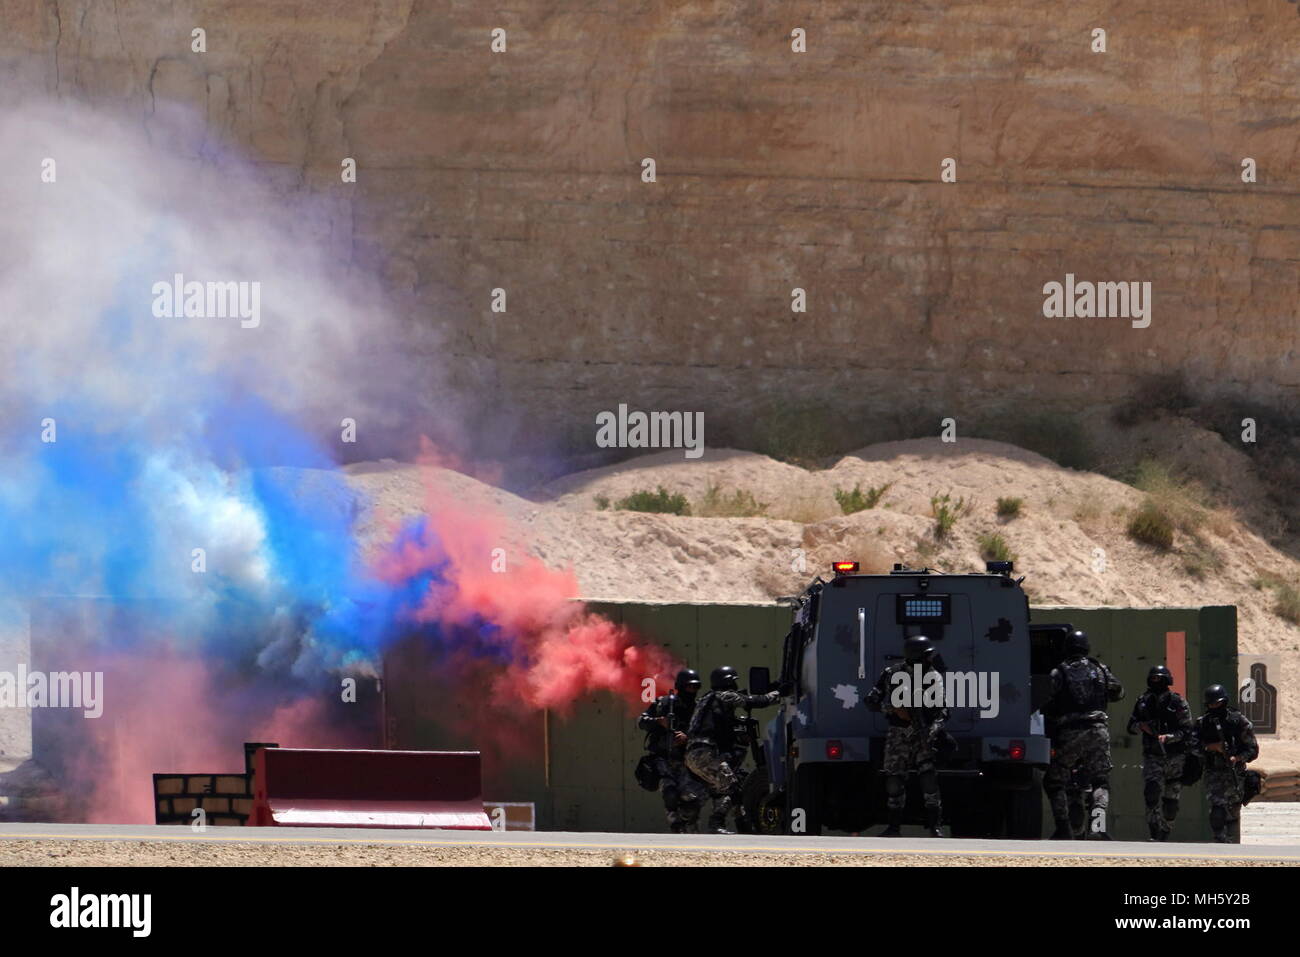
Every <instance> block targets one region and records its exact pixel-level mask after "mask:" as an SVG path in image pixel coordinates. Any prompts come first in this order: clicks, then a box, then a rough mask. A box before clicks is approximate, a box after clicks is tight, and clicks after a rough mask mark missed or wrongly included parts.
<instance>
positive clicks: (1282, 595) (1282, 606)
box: [1273, 584, 1300, 625]
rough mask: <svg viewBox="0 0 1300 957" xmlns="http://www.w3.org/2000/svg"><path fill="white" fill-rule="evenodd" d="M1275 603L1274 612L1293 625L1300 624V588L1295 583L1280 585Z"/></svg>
mask: <svg viewBox="0 0 1300 957" xmlns="http://www.w3.org/2000/svg"><path fill="white" fill-rule="evenodd" d="M1275 597H1276V599H1277V601H1276V603H1275V604H1274V605H1273V614H1275V615H1277V616H1278V617H1279V618H1284V619H1286V620H1287V621H1289V622H1291V624H1293V625H1300V589H1297V588H1296V587H1295V586H1294V585H1287V584H1283V585H1279V586H1278V589H1277V594H1276V596H1275Z"/></svg>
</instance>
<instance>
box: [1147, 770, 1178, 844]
mask: <svg viewBox="0 0 1300 957" xmlns="http://www.w3.org/2000/svg"><path fill="white" fill-rule="evenodd" d="M1186 761H1187V755H1185V754H1164V755H1161V754H1144V755H1143V756H1142V793H1143V795H1144V796H1146V795H1148V794H1156V795H1159V796H1160V798H1159V800H1158V801H1154V800H1153V801H1151V802H1149V803H1148V804H1147V827H1148V828H1149V829H1150V831H1151V836H1152V838H1153V839H1155V840H1160V841H1163V840H1165V837H1159V836H1157V835H1165V836H1167V835H1168V834H1169V831H1170V829H1171V828H1172V827H1173V823H1174V818H1175V817H1177V816H1178V804H1179V801H1180V800H1181V799H1182V795H1183V765H1184V764H1185V763H1186Z"/></svg>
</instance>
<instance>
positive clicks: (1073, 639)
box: [1065, 630, 1092, 655]
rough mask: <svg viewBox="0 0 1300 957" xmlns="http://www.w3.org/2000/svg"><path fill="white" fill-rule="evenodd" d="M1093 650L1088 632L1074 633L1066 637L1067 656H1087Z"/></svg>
mask: <svg viewBox="0 0 1300 957" xmlns="http://www.w3.org/2000/svg"><path fill="white" fill-rule="evenodd" d="M1091 650H1092V644H1091V643H1090V642H1089V641H1088V633H1087V632H1086V631H1077V630H1076V631H1072V632H1070V633H1069V634H1068V635H1066V636H1065V653H1066V654H1067V655H1086V654H1087V653H1088V652H1089V651H1091Z"/></svg>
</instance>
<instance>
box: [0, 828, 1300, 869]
mask: <svg viewBox="0 0 1300 957" xmlns="http://www.w3.org/2000/svg"><path fill="white" fill-rule="evenodd" d="M622 854H632V855H634V856H636V857H637V858H638V859H639V860H640V861H641V862H642V863H645V864H678V863H710V864H764V863H766V864H774V863H783V864H785V863H788V864H795V865H806V864H812V865H817V864H866V865H872V864H888V865H898V864H909V863H910V864H950V865H957V866H969V865H979V864H994V865H1001V864H1009V865H1016V864H1060V865H1069V864H1087V865H1089V866H1096V865H1098V864H1121V865H1123V864H1143V863H1162V864H1201V865H1207V864H1208V865H1225V864H1261V865H1294V864H1300V844H1291V845H1286V844H1243V845H1221V844H1162V845H1159V846H1157V845H1152V844H1136V843H1125V842H1118V841H1115V842H1105V843H1102V842H1097V843H1092V842H1089V843H1083V842H1070V841H1060V842H1057V841H974V840H933V839H926V838H909V837H903V838H898V839H894V840H889V839H881V838H854V837H793V836H781V837H750V836H741V835H736V836H732V837H728V836H720V835H672V834H604V833H567V832H562V831H541V832H528V831H516V832H505V833H501V832H491V831H480V832H452V831H437V832H421V833H416V832H411V831H365V832H359V831H357V830H353V829H346V828H292V829H290V828H265V829H263V828H240V827H209V828H208V829H207V830H206V831H205V832H203V833H197V832H195V831H192V830H190V828H189V827H185V826H176V827H163V826H155V825H96V824H0V866H4V865H33V864H77V865H86V864H165V865H176V864H186V863H192V864H250V865H256V866H266V865H275V864H303V865H313V866H316V865H322V864H548V863H551V864H603V865H608V864H609V863H610V862H611V861H612V860H613V859H614V858H615V857H618V856H620V855H622Z"/></svg>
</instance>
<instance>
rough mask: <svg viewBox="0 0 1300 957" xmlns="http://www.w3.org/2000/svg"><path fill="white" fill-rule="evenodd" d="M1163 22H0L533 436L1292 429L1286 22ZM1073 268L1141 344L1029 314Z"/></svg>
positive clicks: (1262, 2) (654, 7) (883, 12)
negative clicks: (1230, 396)
mask: <svg viewBox="0 0 1300 957" xmlns="http://www.w3.org/2000/svg"><path fill="white" fill-rule="evenodd" d="M1140 6H1142V7H1146V8H1149V9H1135V5H1132V4H1127V3H1122V2H1099V0H1082V2H1078V3H1060V2H1059V0H821V2H818V3H815V4H808V5H798V4H796V5H793V6H792V5H791V4H789V3H785V2H776V0H754V2H741V0H690V2H687V0H657V2H656V0H631V2H619V3H613V2H579V0H528V2H525V3H508V4H506V5H502V6H496V5H492V4H485V3H482V2H479V0H440V2H439V0H377V2H366V3H344V2H340V0H276V2H264V0H263V2H227V0H210V2H194V3H185V2H176V3H168V4H165V5H164V4H160V3H157V2H156V0H154V2H149V0H115V2H114V3H111V4H110V3H105V2H101V0H47V2H44V3H37V2H34V0H0V15H2V16H3V26H2V27H0V81H2V83H3V92H2V93H0V98H2V99H0V102H9V103H12V102H15V101H16V100H18V99H21V98H23V97H27V96H52V97H56V98H64V99H75V100H79V101H85V102H89V103H91V104H94V105H96V106H97V107H102V108H105V109H110V108H112V109H123V110H125V111H127V113H128V114H129V115H131V116H133V117H136V118H138V120H139V122H140V123H142V124H144V125H145V127H146V128H147V127H148V125H149V123H150V118H151V116H152V114H153V111H154V110H155V109H156V105H157V104H158V103H159V102H160V101H163V100H170V101H179V102H182V103H186V104H189V105H191V106H192V107H193V108H194V109H195V110H196V111H198V112H200V113H202V114H203V115H205V116H206V119H207V124H208V128H209V129H210V132H211V144H212V147H211V148H212V149H214V150H215V149H218V148H222V147H224V146H225V145H226V144H234V145H235V146H236V147H238V148H241V149H243V150H245V151H247V152H248V153H250V154H251V155H253V156H254V157H256V159H257V160H258V161H259V162H261V163H264V164H266V168H267V170H268V172H269V173H270V174H271V175H273V176H276V177H278V178H279V179H280V180H281V181H282V182H283V184H284V189H285V190H286V191H294V190H310V191H312V192H313V193H314V194H316V195H317V196H318V197H319V198H320V200H321V201H322V202H324V203H326V204H329V205H330V207H331V209H332V210H333V214H332V215H331V216H330V217H329V218H328V222H329V228H328V234H327V235H320V236H317V237H314V238H315V239H316V240H317V241H320V242H323V243H327V244H331V245H332V246H334V247H335V248H337V250H338V254H339V256H340V258H341V259H343V260H345V261H346V262H347V263H349V264H350V265H352V266H356V267H359V268H365V269H374V270H378V271H379V272H381V273H382V274H383V275H384V276H385V277H386V278H387V280H388V284H389V288H390V289H391V291H392V296H393V303H392V304H391V305H392V306H393V307H394V308H397V309H399V310H401V311H402V312H403V313H404V314H406V315H409V316H410V317H411V318H412V320H413V321H415V322H419V323H434V324H438V325H439V326H442V327H444V328H445V330H446V332H447V343H448V346H449V349H450V353H451V358H452V359H453V360H454V364H455V366H456V368H457V369H458V370H459V372H460V373H461V376H462V378H461V381H462V382H463V384H464V386H465V388H467V389H482V390H485V392H486V394H491V395H493V396H496V397H504V398H506V399H508V400H510V401H509V403H508V404H509V405H511V406H512V407H513V408H516V409H526V410H527V412H526V413H523V415H524V418H525V419H526V421H527V422H528V423H529V424H530V429H534V430H538V432H539V434H541V433H545V432H546V431H547V430H555V429H556V428H558V427H559V426H557V423H570V424H571V423H573V422H581V423H584V424H585V423H587V422H590V421H592V419H591V417H592V416H593V415H594V413H595V412H596V411H597V410H600V409H608V408H613V407H614V406H615V405H616V404H617V403H618V402H627V403H629V404H631V405H632V406H634V407H642V408H688V409H703V410H705V411H706V413H708V414H710V415H712V416H714V417H715V418H714V421H715V422H716V421H721V422H724V423H725V422H731V423H737V424H740V425H741V426H743V425H744V424H745V423H747V422H749V421H751V419H752V417H753V416H754V415H755V412H756V410H757V409H759V408H760V406H761V405H762V404H763V403H771V402H773V401H779V402H790V403H804V402H817V401H821V400H824V399H825V398H826V397H827V396H828V395H829V394H835V395H840V396H844V397H847V398H848V399H850V400H851V401H853V402H859V403H862V404H864V405H865V406H866V407H868V408H872V409H897V408H899V407H906V406H908V405H920V404H927V405H934V404H938V405H941V406H943V407H945V408H947V407H951V408H952V410H953V414H960V413H961V412H962V411H964V410H969V409H971V408H976V407H987V406H989V405H992V404H995V403H998V404H1000V403H1004V402H1006V401H1008V400H1023V401H1025V402H1027V403H1029V404H1031V405H1032V406H1033V407H1036V408H1037V407H1043V406H1051V405H1055V406H1059V407H1061V408H1065V409H1069V408H1075V407H1078V406H1080V405H1091V404H1094V403H1098V402H1106V401H1109V400H1112V399H1115V398H1118V397H1120V396H1122V395H1124V394H1125V393H1127V392H1128V391H1129V390H1131V389H1132V387H1133V386H1134V384H1135V381H1136V380H1138V379H1140V378H1141V377H1143V376H1146V375H1150V374H1154V373H1162V372H1169V371H1172V370H1182V371H1184V372H1186V373H1187V374H1188V376H1189V377H1190V378H1191V380H1192V381H1193V382H1194V383H1198V384H1200V385H1201V386H1202V387H1204V388H1207V389H1224V390H1242V391H1246V392H1248V393H1250V394H1252V395H1254V396H1256V397H1258V398H1260V399H1269V400H1270V401H1272V402H1274V403H1277V404H1286V403H1290V404H1292V405H1294V403H1295V401H1296V399H1297V398H1300V363H1297V361H1296V360H1297V351H1298V350H1300V333H1298V332H1297V329H1298V328H1300V326H1298V324H1297V293H1298V292H1300V234H1297V232H1296V231H1295V230H1294V229H1293V224H1295V223H1296V222H1297V220H1300V199H1298V198H1297V196H1298V193H1297V190H1298V189H1300V168H1298V167H1297V163H1296V160H1297V149H1298V146H1300V139H1298V136H1300V123H1298V119H1300V58H1297V57H1296V56H1295V50H1296V49H1297V45H1298V44H1300V17H1297V15H1296V6H1295V5H1294V4H1293V3H1288V2H1285V0H1202V2H1199V3H1194V4H1184V3H1154V4H1143V5H1140ZM195 26H202V27H203V28H204V29H206V30H207V33H208V52H207V53H205V54H196V53H192V52H190V44H189V39H190V30H191V29H192V28H193V27H195ZM494 27H503V28H505V29H506V31H507V43H508V49H507V51H506V52H505V53H500V54H493V53H491V52H490V51H489V43H490V39H491V37H490V31H491V30H492V28H494ZM795 27H802V28H803V29H804V30H806V32H807V48H808V52H806V53H803V54H795V53H793V52H791V48H790V33H791V30H792V29H793V28H795ZM1095 27H1102V28H1104V29H1105V30H1106V31H1107V52H1105V53H1094V52H1092V51H1091V49H1090V44H1091V31H1092V29H1093V28H1095ZM160 148H166V144H160ZM344 156H354V157H356V159H357V160H358V163H359V169H360V174H359V182H358V183H357V184H356V185H355V186H347V185H343V184H341V183H340V182H339V176H338V170H339V161H340V159H341V158H342V157H344ZM643 157H653V158H654V159H655V160H656V162H657V169H658V182H656V183H654V184H646V183H643V182H642V181H641V179H640V171H641V167H640V163H641V160H642V158H643ZM945 157H952V158H954V159H956V161H957V176H958V182H957V183H955V184H944V183H941V182H940V179H939V174H940V163H941V161H942V160H943V159H944V158H945ZM1243 157H1252V158H1254V159H1255V160H1256V161H1257V163H1258V169H1259V173H1258V180H1259V181H1258V182H1257V183H1255V184H1253V185H1247V184H1244V183H1243V182H1242V181H1241V161H1242V158H1243ZM1067 272H1072V273H1074V274H1076V276H1078V277H1079V278H1081V279H1092V280H1148V281H1150V282H1151V283H1152V284H1153V295H1154V303H1153V316H1152V323H1151V325H1150V327H1149V328H1147V329H1133V328H1131V326H1130V325H1129V323H1128V322H1126V321H1124V320H1118V319H1110V320H1103V319H1093V320H1084V319H1074V320H1051V319H1046V318H1044V317H1043V315H1042V304H1043V293H1042V287H1043V284H1044V283H1045V282H1048V281H1051V280H1057V281H1060V280H1062V279H1063V278H1064V276H1065V274H1066V273H1067ZM796 286H797V287H801V288H803V289H805V290H807V295H808V311H807V313H806V314H803V315H794V314H792V312H791V309H790V294H791V289H792V288H793V287H796ZM494 287H502V288H505V289H506V290H507V293H508V312H507V313H506V314H504V315H499V314H498V315H494V314H493V313H492V312H491V311H490V309H489V301H490V290H491V289H492V288H494ZM445 358H446V356H430V357H429V360H428V361H429V362H431V363H432V362H440V361H443V360H444V359H445ZM502 404H506V403H502ZM592 431H593V432H594V428H593V429H592ZM742 431H743V429H742Z"/></svg>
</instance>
